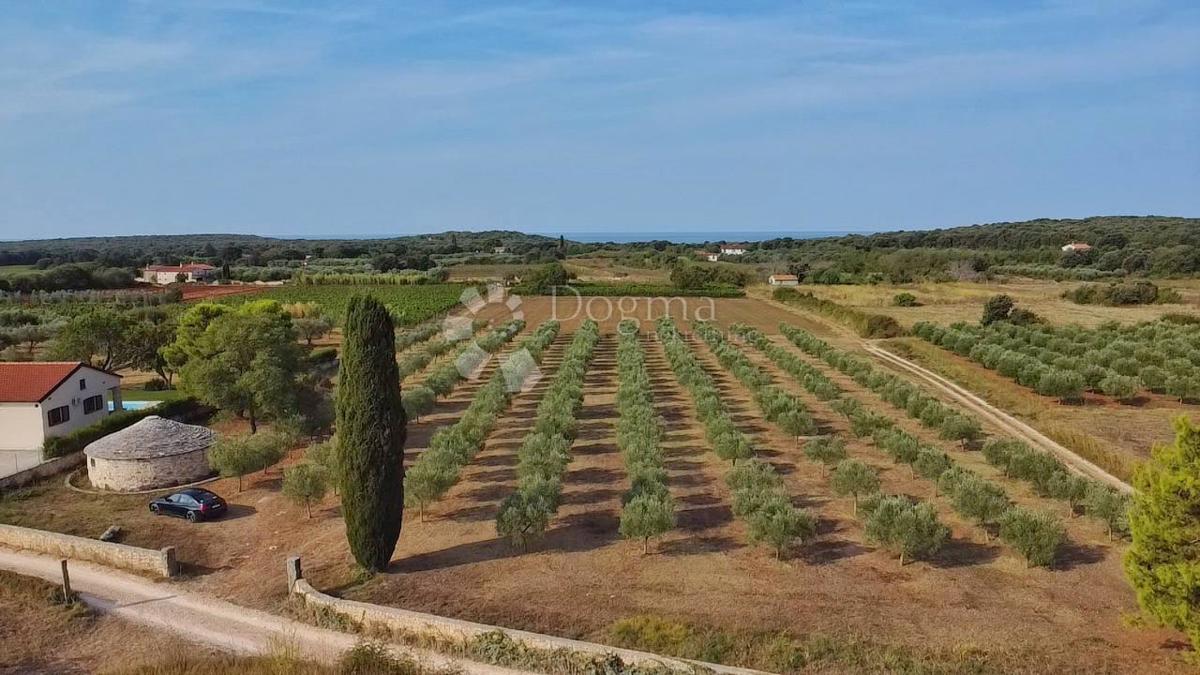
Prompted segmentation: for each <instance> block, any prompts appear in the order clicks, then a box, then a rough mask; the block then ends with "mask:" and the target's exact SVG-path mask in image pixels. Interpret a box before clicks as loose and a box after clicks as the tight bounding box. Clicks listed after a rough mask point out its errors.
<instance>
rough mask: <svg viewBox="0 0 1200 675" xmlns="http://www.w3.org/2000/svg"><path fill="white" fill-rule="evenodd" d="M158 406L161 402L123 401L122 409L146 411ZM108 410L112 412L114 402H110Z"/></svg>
mask: <svg viewBox="0 0 1200 675" xmlns="http://www.w3.org/2000/svg"><path fill="white" fill-rule="evenodd" d="M158 404H159V401H122V402H121V407H123V408H125V409H126V410H145V409H146V408H153V407H154V406H156V405H158ZM108 409H109V410H110V411H111V410H112V409H113V404H112V401H109V402H108Z"/></svg>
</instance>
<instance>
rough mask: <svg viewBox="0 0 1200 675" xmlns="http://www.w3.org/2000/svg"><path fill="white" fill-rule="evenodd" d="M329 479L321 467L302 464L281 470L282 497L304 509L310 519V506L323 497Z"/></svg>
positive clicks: (327, 487)
mask: <svg viewBox="0 0 1200 675" xmlns="http://www.w3.org/2000/svg"><path fill="white" fill-rule="evenodd" d="M328 489H329V479H328V476H327V474H326V472H325V469H324V468H323V467H320V466H317V465H315V464H308V463H302V464H297V465H295V466H290V467H288V468H286V469H284V470H283V495H284V496H285V497H287V498H288V499H291V500H292V501H294V502H296V503H297V504H300V505H302V506H303V507H304V512H305V513H306V514H307V515H308V517H309V518H312V506H313V504H316V503H318V502H320V501H321V500H322V499H324V497H325V492H326V491H328Z"/></svg>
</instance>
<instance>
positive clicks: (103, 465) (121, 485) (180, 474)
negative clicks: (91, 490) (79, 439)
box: [87, 450, 212, 492]
mask: <svg viewBox="0 0 1200 675" xmlns="http://www.w3.org/2000/svg"><path fill="white" fill-rule="evenodd" d="M87 471H88V481H90V482H91V484H92V485H93V486H95V487H97V488H99V489H101V490H117V491H125V492H132V491H136V490H152V489H155V488H161V487H171V486H173V485H183V484H185V483H194V482H196V481H198V480H200V479H202V478H205V477H206V476H208V475H210V474H212V469H211V468H210V467H209V466H208V451H207V450H197V451H195V452H189V453H186V454H183V455H171V456H169V457H156V458H152V459H104V458H103V457H88V461H87Z"/></svg>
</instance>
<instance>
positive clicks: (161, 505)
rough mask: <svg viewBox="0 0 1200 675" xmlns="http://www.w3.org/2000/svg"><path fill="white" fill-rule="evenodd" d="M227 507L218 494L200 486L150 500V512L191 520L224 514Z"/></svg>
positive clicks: (209, 518)
mask: <svg viewBox="0 0 1200 675" xmlns="http://www.w3.org/2000/svg"><path fill="white" fill-rule="evenodd" d="M227 508H228V507H227V506H226V504H225V500H224V499H221V497H220V496H218V495H216V494H213V493H212V492H209V491H208V490H202V489H200V488H188V489H186V490H180V491H179V492H176V493H174V494H169V495H167V496H165V497H159V498H158V499H155V500H154V501H152V502H150V512H151V513H161V514H165V515H168V516H176V517H178V518H187V519H188V520H189V521H191V522H193V523H194V522H196V521H198V520H211V519H213V518H220V517H221V516H223V515H225V511H226V509H227Z"/></svg>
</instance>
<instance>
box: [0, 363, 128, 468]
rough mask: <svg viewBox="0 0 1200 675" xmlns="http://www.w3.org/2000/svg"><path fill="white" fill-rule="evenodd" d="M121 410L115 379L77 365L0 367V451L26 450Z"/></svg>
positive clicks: (0, 364) (15, 365)
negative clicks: (112, 411) (110, 412)
mask: <svg viewBox="0 0 1200 675" xmlns="http://www.w3.org/2000/svg"><path fill="white" fill-rule="evenodd" d="M109 399H111V400H112V403H113V409H114V410H123V409H124V408H123V406H122V405H121V376H120V375H117V374H116V373H110V372H108V371H106V370H100V369H99V368H93V367H91V366H89V365H87V364H85V363H80V362H78V361H67V362H31V363H0V450H32V449H35V448H40V447H42V443H43V442H44V441H45V440H46V439H47V438H49V437H51V436H65V435H66V434H69V433H71V432H72V431H75V430H76V429H82V428H83V427H86V426H88V425H90V424H94V423H96V422H98V421H100V420H101V419H103V418H104V417H105V416H106V415H108V413H109V411H108V400H109Z"/></svg>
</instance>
